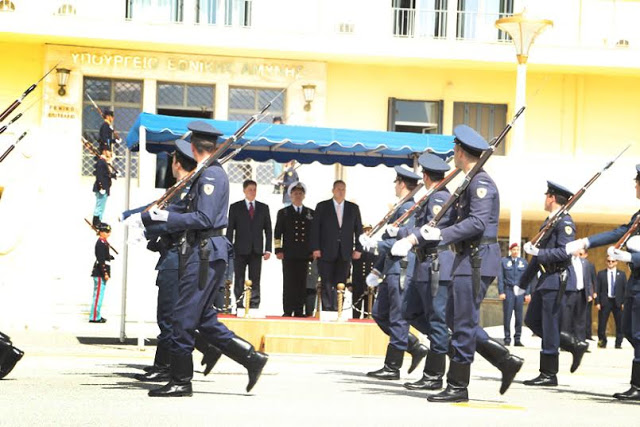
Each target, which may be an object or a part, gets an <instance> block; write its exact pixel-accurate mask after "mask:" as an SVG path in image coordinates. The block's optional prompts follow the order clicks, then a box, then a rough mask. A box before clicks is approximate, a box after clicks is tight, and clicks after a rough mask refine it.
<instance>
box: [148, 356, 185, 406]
mask: <svg viewBox="0 0 640 427" xmlns="http://www.w3.org/2000/svg"><path fill="white" fill-rule="evenodd" d="M192 378H193V357H192V356H191V354H184V355H175V354H174V355H172V358H171V380H170V381H169V383H168V384H165V385H164V386H162V387H160V388H156V389H153V390H150V391H149V396H150V397H183V396H192V395H193V389H192V388H191V379H192Z"/></svg>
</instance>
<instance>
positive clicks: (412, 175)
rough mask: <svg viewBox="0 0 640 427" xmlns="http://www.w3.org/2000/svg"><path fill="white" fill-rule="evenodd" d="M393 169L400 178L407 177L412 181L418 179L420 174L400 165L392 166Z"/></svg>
mask: <svg viewBox="0 0 640 427" xmlns="http://www.w3.org/2000/svg"><path fill="white" fill-rule="evenodd" d="M393 169H394V170H395V171H396V174H398V178H402V179H405V180H406V179H408V180H412V181H418V180H419V179H420V176H418V175H417V174H415V173H413V172H412V171H410V170H409V169H405V168H403V167H402V166H400V165H397V166H394V167H393Z"/></svg>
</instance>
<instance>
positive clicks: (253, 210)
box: [249, 202, 256, 219]
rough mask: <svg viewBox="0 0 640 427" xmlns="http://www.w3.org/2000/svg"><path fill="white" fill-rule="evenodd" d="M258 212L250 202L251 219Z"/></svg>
mask: <svg viewBox="0 0 640 427" xmlns="http://www.w3.org/2000/svg"><path fill="white" fill-rule="evenodd" d="M255 213H256V211H255V209H254V208H253V202H249V218H251V219H253V215H255Z"/></svg>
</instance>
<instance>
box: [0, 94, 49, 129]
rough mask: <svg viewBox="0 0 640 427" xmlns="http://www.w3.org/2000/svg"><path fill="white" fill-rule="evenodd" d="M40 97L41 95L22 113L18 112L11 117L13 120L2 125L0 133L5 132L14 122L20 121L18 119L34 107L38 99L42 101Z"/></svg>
mask: <svg viewBox="0 0 640 427" xmlns="http://www.w3.org/2000/svg"><path fill="white" fill-rule="evenodd" d="M40 98H41V97H39V98H38V99H36V100H35V101H33V102H32V103H31V105H29V106H28V107H27V108H25V110H24V111H23V112H22V113H18V114H16V116H15V117H14V118H13V119H11V121H10V122H9V123H7V124H6V125H4V126H2V127H0V134H1V133H4V131H5V130H7V128H8V127H9V126H11V125H12V124H13V123H15V122H17V121H18V119H19V118H20V117H22V116H23V115H24V113H26V112H27V111H29V109H30V108H31V107H33V106H34V105H36V103H37V102H38V101H40Z"/></svg>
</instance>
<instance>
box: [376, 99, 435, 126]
mask: <svg viewBox="0 0 640 427" xmlns="http://www.w3.org/2000/svg"><path fill="white" fill-rule="evenodd" d="M387 127H388V129H389V130H390V131H396V132H414V133H442V101H407V100H401V99H396V98H389V123H388V126H387Z"/></svg>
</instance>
